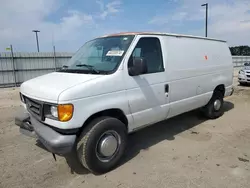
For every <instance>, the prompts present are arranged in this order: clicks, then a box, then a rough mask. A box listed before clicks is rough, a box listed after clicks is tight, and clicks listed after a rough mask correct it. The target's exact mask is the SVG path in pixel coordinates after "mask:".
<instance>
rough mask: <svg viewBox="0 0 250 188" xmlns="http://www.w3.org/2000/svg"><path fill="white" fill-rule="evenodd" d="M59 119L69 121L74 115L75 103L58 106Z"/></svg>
mask: <svg viewBox="0 0 250 188" xmlns="http://www.w3.org/2000/svg"><path fill="white" fill-rule="evenodd" d="M57 110H58V120H59V121H63V122H65V121H69V120H70V119H71V118H72V116H73V111H74V106H73V104H59V105H58V106H57Z"/></svg>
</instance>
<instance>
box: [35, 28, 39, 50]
mask: <svg viewBox="0 0 250 188" xmlns="http://www.w3.org/2000/svg"><path fill="white" fill-rule="evenodd" d="M36 46H37V51H38V52H39V42H38V36H37V32H36Z"/></svg>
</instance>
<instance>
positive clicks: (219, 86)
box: [214, 84, 225, 96]
mask: <svg viewBox="0 0 250 188" xmlns="http://www.w3.org/2000/svg"><path fill="white" fill-rule="evenodd" d="M215 91H220V92H221V93H222V94H223V96H224V95H225V86H224V85H223V84H221V85H218V86H217V87H216V88H215V89H214V92H215Z"/></svg>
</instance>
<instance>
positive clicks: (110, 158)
mask: <svg viewBox="0 0 250 188" xmlns="http://www.w3.org/2000/svg"><path fill="white" fill-rule="evenodd" d="M126 143H127V131H126V127H125V125H124V124H123V123H122V122H121V121H120V120H118V119H115V118H112V117H100V118H97V119H95V120H93V121H92V122H91V123H90V124H89V125H88V126H87V127H86V129H85V131H83V133H82V134H81V135H80V137H79V140H78V143H77V155H78V158H79V160H80V162H81V163H82V165H83V166H84V167H85V168H87V169H89V170H90V171H91V172H93V173H106V172H108V171H110V170H112V169H113V168H114V167H115V166H116V165H117V164H118V163H119V161H120V159H121V157H122V156H123V154H124V151H125V147H126Z"/></svg>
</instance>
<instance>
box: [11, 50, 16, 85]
mask: <svg viewBox="0 0 250 188" xmlns="http://www.w3.org/2000/svg"><path fill="white" fill-rule="evenodd" d="M10 51H11V60H12V67H13V77H14V82H15V87H17V83H16V71H15V62H14V53H13V48H12V45H10Z"/></svg>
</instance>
